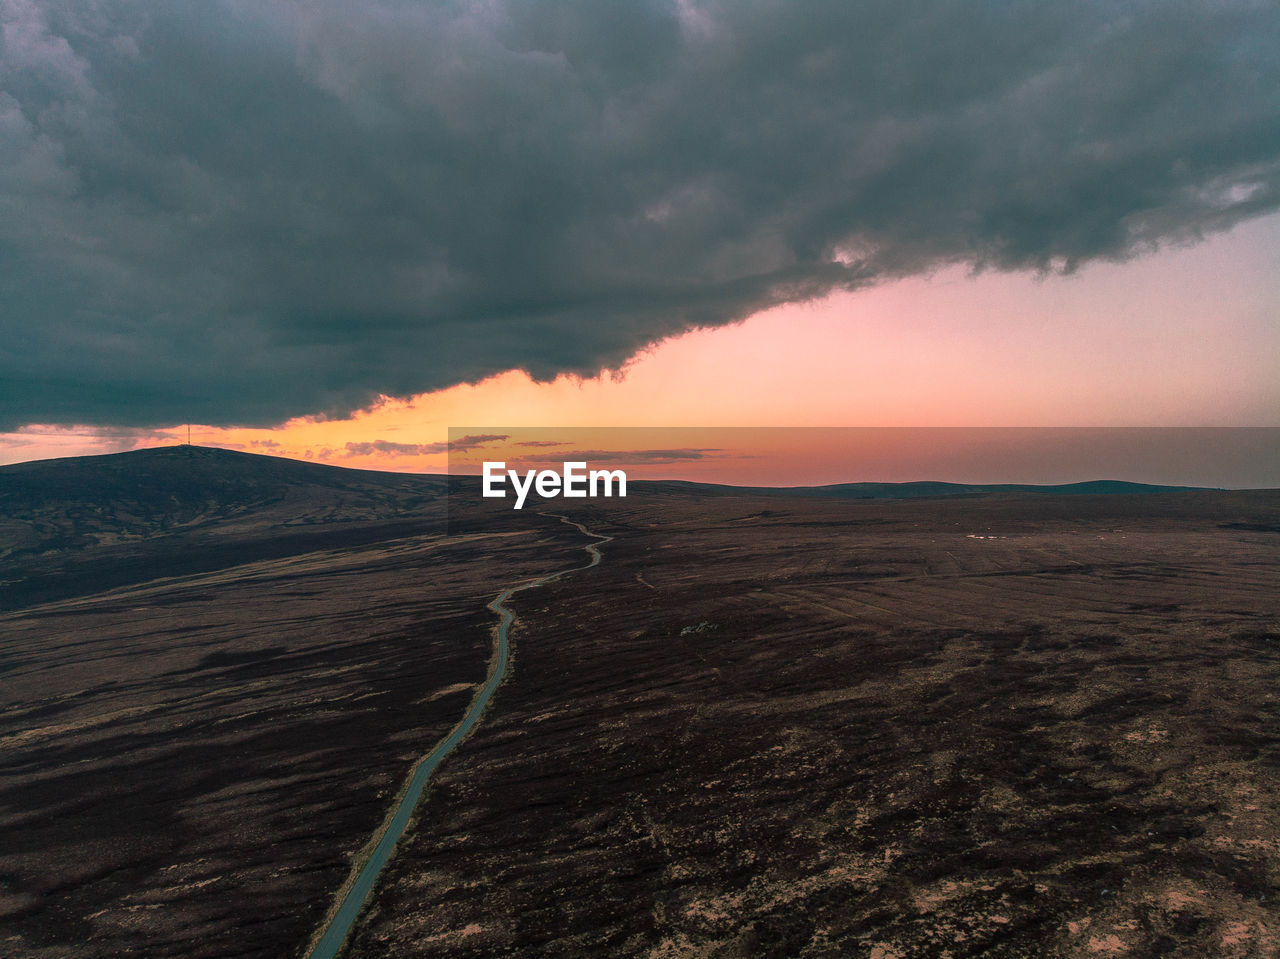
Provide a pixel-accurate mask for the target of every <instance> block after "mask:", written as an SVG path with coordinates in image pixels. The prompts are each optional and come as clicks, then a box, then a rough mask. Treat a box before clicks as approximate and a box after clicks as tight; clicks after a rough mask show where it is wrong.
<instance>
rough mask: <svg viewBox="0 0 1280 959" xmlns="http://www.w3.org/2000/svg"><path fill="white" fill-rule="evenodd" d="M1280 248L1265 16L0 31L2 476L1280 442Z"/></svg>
mask: <svg viewBox="0 0 1280 959" xmlns="http://www.w3.org/2000/svg"><path fill="white" fill-rule="evenodd" d="M1277 209H1280V9H1277V8H1276V7H1275V5H1274V4H1269V3H1261V2H1231V0H1227V2H1219V3H1213V4H1203V3H1190V2H1188V3H1178V2H1174V3H1170V2H1151V3H1138V2H1105V3H1103V2H1097V3H1092V2H1082V3H1078V4H1043V3H1029V2H1023V3H1018V2H1005V3H995V2H992V3H972V2H960V0H954V2H922V3H919V4H910V5H903V4H899V3H896V2H894V3H890V2H865V3H859V4H848V3H843V2H840V3H835V2H832V3H816V2H787V3H782V2H772V3H770V2H751V0H743V2H734V3H727V2H726V3H704V2H698V0H672V2H661V3H658V2H640V0H636V2H629V3H623V4H600V3H596V2H585V0H584V2H548V3H536V4H530V3H514V2H511V3H508V2H502V0H491V2H484V3H465V2H461V3H427V2H412V3H411V2H399V0H396V2H392V0H371V2H367V3H362V4H359V5H353V4H349V3H342V2H337V0H333V2H326V0H313V2H307V3H293V2H286V0H274V2H261V3H244V2H240V0H227V2H220V0H203V2H200V3H195V2H180V0H174V2H166V3H159V2H155V0H136V2H133V0H119V2H107V0H100V2H91V3H86V2H84V0H76V2H60V0H41V2H39V3H35V2H31V0H0V462H15V461H21V460H28V459H36V458H42V457H46V456H59V455H76V454H81V453H92V452H105V451H110V450H118V449H128V448H134V447H137V446H149V445H158V444H164V443H171V442H175V441H181V440H185V438H186V432H185V424H188V423H191V424H193V428H192V439H193V440H194V441H196V442H203V443H207V444H210V445H221V446H227V447H229V448H242V449H246V450H250V451H255V452H273V453H278V454H279V455H288V456H295V457H298V458H309V459H313V460H317V461H322V462H330V463H334V464H336V465H350V466H361V467H371V468H381V469H405V470H421V469H437V468H440V462H441V458H440V455H439V453H438V452H432V450H434V449H435V447H436V446H438V444H440V443H441V442H442V441H443V440H444V439H445V437H446V431H447V429H448V428H449V427H450V426H453V427H463V428H467V427H470V426H475V427H476V428H480V427H486V426H489V427H492V426H501V425H503V424H507V425H511V424H519V425H542V424H546V425H566V426H574V425H632V426H636V425H680V424H689V423H696V424H701V425H725V426H732V425H758V426H819V425H821V426H1117V425H1120V426H1204V425H1212V426H1280V285H1278V283H1277V280H1276V277H1277V275H1280V269H1278V267H1280V216H1278V215H1277V212H1276V211H1277ZM935 478H946V477H935ZM1080 478H1087V477H1080Z"/></svg>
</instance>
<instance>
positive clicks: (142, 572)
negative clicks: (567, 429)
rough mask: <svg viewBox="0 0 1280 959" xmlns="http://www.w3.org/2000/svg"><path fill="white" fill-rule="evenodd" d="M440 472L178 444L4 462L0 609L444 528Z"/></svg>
mask: <svg viewBox="0 0 1280 959" xmlns="http://www.w3.org/2000/svg"><path fill="white" fill-rule="evenodd" d="M445 491H446V480H445V478H444V477H442V476H420V475H412V474H404V473H380V472H376V471H371V470H351V469H343V468H341V467H336V466H322V465H319V464H313V463H303V462H300V461H297V460H290V459H284V458H281V457H277V456H261V455H258V454H253V453H238V452H234V451H231V450H223V449H211V448H207V447H199V446H172V447H162V448H159V449H147V450H135V451H131V452H127V453H113V454H109V455H105V456H82V457H71V458H66V459H55V460H41V461H38V462H32V463H19V464H15V465H11V466H3V467H0V608H13V607H14V606H15V605H27V604H29V603H31V602H39V601H43V600H45V599H53V598H62V597H65V596H67V595H76V594H79V593H82V592H88V591H90V590H101V589H108V588H112V587H113V586H117V585H124V584H127V583H131V582H138V581H141V580H143V579H146V578H148V577H154V576H158V575H181V574H185V573H191V572H202V571H208V570H210V569H219V568H223V567H225V566H228V565H231V564H234V563H239V562H246V561H248V560H250V559H256V558H269V557H280V556H290V555H296V554H298V553H302V552H307V551H311V550H316V549H328V548H335V547H341V546H343V545H354V544H357V543H362V542H363V543H367V542H373V541H377V540H382V539H387V538H391V537H394V536H396V535H412V534H416V533H422V532H441V531H443V516H444V494H445Z"/></svg>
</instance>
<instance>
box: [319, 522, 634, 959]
mask: <svg viewBox="0 0 1280 959" xmlns="http://www.w3.org/2000/svg"><path fill="white" fill-rule="evenodd" d="M544 515H548V516H555V517H556V518H557V519H559V520H560V522H562V523H568V524H569V525H570V526H574V527H577V529H579V530H580V531H581V532H582V533H583V534H584V535H586V536H591V537H593V538H594V539H595V540H596V542H594V543H588V544H587V545H586V546H584V547H583V548H584V549H586V551H587V552H588V553H589V554H590V555H591V562H589V563H587V565H585V566H575V567H573V568H572V569H564V570H561V571H560V572H558V573H550V574H548V575H546V576H541V577H539V578H537V579H531V580H529V581H528V582H525V583H520V584H518V585H516V586H510V587H508V588H507V589H504V590H503V591H502V592H501V593H499V594H498V595H497V597H496V598H495V599H494V600H493V602H491V603H489V605H488V606H487V607H486V608H487V609H490V610H492V611H493V612H495V613H497V614H498V617H499V619H498V629H497V632H496V634H495V637H494V656H493V665H492V668H491V669H490V670H489V676H488V678H487V679H486V680H485V683H484V685H483V686H482V687H480V691H479V692H477V693H476V695H475V696H474V698H472V700H471V705H470V706H468V707H467V711H466V714H465V715H463V717H462V720H461V722H459V723H458V725H457V726H455V727H454V728H453V731H452V732H450V733H449V735H448V736H446V737H445V738H444V739H442V740H441V741H440V742H439V743H437V744H436V747H435V748H434V749H432V750H431V752H429V753H427V755H426V756H424V757H423V758H422V759H420V760H418V762H417V763H416V764H415V765H414V767H413V769H412V771H411V772H410V774H409V782H408V785H407V786H406V787H405V788H404V790H403V792H402V793H401V794H400V797H399V799H398V800H397V802H396V804H395V806H394V807H393V808H392V810H391V812H390V814H389V815H388V816H387V818H386V820H385V821H384V822H383V823H382V826H381V827H380V828H379V829H378V831H377V832H376V833H374V835H373V838H372V839H371V840H370V842H371V843H372V844H373V849H372V851H371V852H370V853H369V855H368V857H367V858H366V859H365V860H364V861H363V862H362V863H361V864H360V866H359V868H358V870H357V871H355V872H354V874H353V875H352V876H351V877H350V878H348V879H347V881H346V882H345V883H344V884H343V886H342V888H341V889H339V890H338V895H337V898H336V900H335V903H336V907H335V908H334V909H332V910H330V912H329V914H328V915H327V916H326V917H325V922H324V925H323V926H321V928H320V930H319V932H318V933H317V934H316V937H315V938H314V939H313V940H312V942H313V945H312V946H311V949H310V951H309V952H307V959H334V957H336V956H337V955H338V952H339V950H340V949H341V948H342V944H343V942H345V941H346V938H347V934H348V933H349V932H350V931H351V927H352V926H354V925H355V921H356V917H357V916H359V915H360V910H361V909H363V908H364V904H365V900H367V899H368V898H369V893H371V892H372V891H373V886H374V883H376V882H377V880H378V875H379V873H381V872H382V869H383V867H384V866H386V864H387V863H388V862H389V861H390V859H391V854H392V853H393V852H394V851H395V847H396V843H397V842H399V841H400V837H401V836H402V835H404V831H405V829H406V827H408V825H409V818H410V817H411V816H412V815H413V809H414V806H416V805H417V804H418V800H419V799H420V798H421V797H422V791H423V789H424V788H426V785H427V780H428V779H430V778H431V774H432V773H433V772H435V771H436V768H437V767H438V766H439V765H440V763H441V762H442V761H443V760H444V758H445V757H446V756H448V755H449V754H450V753H451V752H453V751H454V749H456V748H457V747H458V745H459V744H460V743H461V742H462V741H463V740H464V739H466V738H467V735H468V734H469V733H470V732H471V731H472V730H473V729H474V728H475V726H476V724H477V723H478V722H479V721H480V717H481V715H482V714H483V713H484V711H485V708H486V707H487V706H488V705H489V700H490V699H492V698H493V694H494V692H495V691H496V690H497V688H498V686H499V685H501V683H502V680H503V679H504V678H505V676H506V674H507V664H508V663H509V662H510V660H511V647H510V643H509V641H508V635H509V634H510V632H511V624H512V623H514V622H515V620H516V614H515V613H513V612H512V611H511V610H510V609H509V608H508V607H507V606H506V602H507V600H509V599H510V598H511V597H512V596H514V595H515V594H516V593H522V592H524V591H525V590H526V589H534V588H535V587H538V586H545V585H546V584H547V583H551V582H554V581H555V580H557V579H560V577H562V576H567V575H568V574H570V573H577V572H581V571H582V570H584V569H591V567H593V566H597V565H599V563H600V560H601V558H602V557H601V554H600V545H601V544H602V543H607V542H609V541H610V540H612V539H613V537H612V536H605V535H603V534H601V533H593V532H591V530H589V529H587V528H586V527H585V526H583V525H582V524H581V523H575V522H573V520H571V519H569V518H568V517H567V516H558V515H556V514H554V513H548V514H544ZM366 848H368V847H366Z"/></svg>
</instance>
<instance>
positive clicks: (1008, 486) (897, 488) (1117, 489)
mask: <svg viewBox="0 0 1280 959" xmlns="http://www.w3.org/2000/svg"><path fill="white" fill-rule="evenodd" d="M642 484H644V481H638V482H637V484H636V485H642ZM645 485H652V486H654V487H655V488H656V487H664V488H670V489H671V490H672V491H679V492H697V491H702V492H705V493H707V494H712V495H715V494H720V495H735V494H737V495H741V494H743V493H749V494H752V495H756V496H806V497H822V498H826V499H921V498H925V497H929V498H940V497H959V496H990V495H998V494H1008V493H1033V494H1049V495H1056V496H1114V495H1128V496H1146V495H1153V494H1156V493H1186V492H1193V491H1196V490H1204V489H1205V488H1206V487H1201V486H1153V485H1151V484H1148V483H1129V482H1126V481H1124V480H1090V481H1088V482H1084V483H1063V484H1060V485H1056V486H1035V485H1029V484H1025V483H995V484H969V483H939V482H928V481H925V482H916V483H834V484H832V485H829V486H726V485H722V484H718V483H692V482H685V481H671V480H655V481H653V482H652V483H651V484H645Z"/></svg>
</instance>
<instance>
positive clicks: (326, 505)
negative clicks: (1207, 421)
mask: <svg viewBox="0 0 1280 959" xmlns="http://www.w3.org/2000/svg"><path fill="white" fill-rule="evenodd" d="M478 486H479V479H478V477H455V478H452V479H450V478H448V477H445V476H433V475H420V474H410V473H384V472H377V471H372V470H353V469H345V468H342V467H337V466H326V465H320V464H315V463H305V462H301V461H298V460H290V459H284V458H282V457H277V456H263V455H259V454H254V453H238V452H233V451H231V450H223V449H212V448H207V447H200V446H171V447H163V448H159V449H146V450H135V451H131V452H127V453H114V454H109V455H104V456H83V457H73V458H66V459H55V460H41V461H39V462H32V463H19V464H16V465H12V466H2V467H0V609H6V608H9V609H12V608H15V607H18V606H28V605H31V604H32V603H38V602H43V601H46V600H50V599H59V598H65V597H67V596H74V595H83V594H86V593H89V592H96V591H101V590H104V589H110V588H113V587H116V586H121V585H127V584H130V583H136V582H142V581H145V580H146V579H148V578H155V577H157V576H177V575H185V574H189V573H196V572H205V571H209V570H213V569H222V568H225V567H227V566H230V565H234V564H238V563H243V562H249V561H252V560H256V559H267V558H280V557H286V556H293V555H299V554H301V553H305V552H309V551H314V550H322V549H341V548H343V547H345V546H357V545H364V544H369V543H372V542H380V541H384V540H388V539H393V538H396V537H399V536H409V535H418V534H423V533H442V532H444V517H445V502H446V496H445V494H446V493H447V492H448V491H449V490H450V489H455V490H460V489H466V490H468V491H469V492H470V491H474V490H478ZM633 489H634V490H635V492H637V493H639V492H641V491H644V492H647V493H650V494H658V495H664V494H665V495H681V496H695V497H702V496H706V497H710V496H733V495H738V496H740V495H744V494H746V495H760V496H776V497H823V498H837V499H876V500H884V499H918V498H926V497H932V498H954V497H975V496H986V495H997V494H1003V495H1008V494H1014V495H1024V494H1027V495H1029V494H1056V495H1059V496H1061V495H1069V496H1080V495H1099V494H1106V495H1113V494H1130V495H1132V494H1143V495H1146V494H1154V493H1169V492H1181V491H1185V490H1188V489H1191V487H1177V486H1149V485H1145V484H1141V483H1125V482H1121V481H1117V480H1099V481H1095V482H1088V483H1070V484H1065V485H1062V486H1028V485H1017V484H1002V485H987V486H972V485H964V484H959V483H936V482H919V483H840V484H836V485H832V486H816V487H788V488H775V487H736V486H723V485H716V484H704V483H690V482H678V481H635V482H634V483H633ZM504 515H505V511H504Z"/></svg>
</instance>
